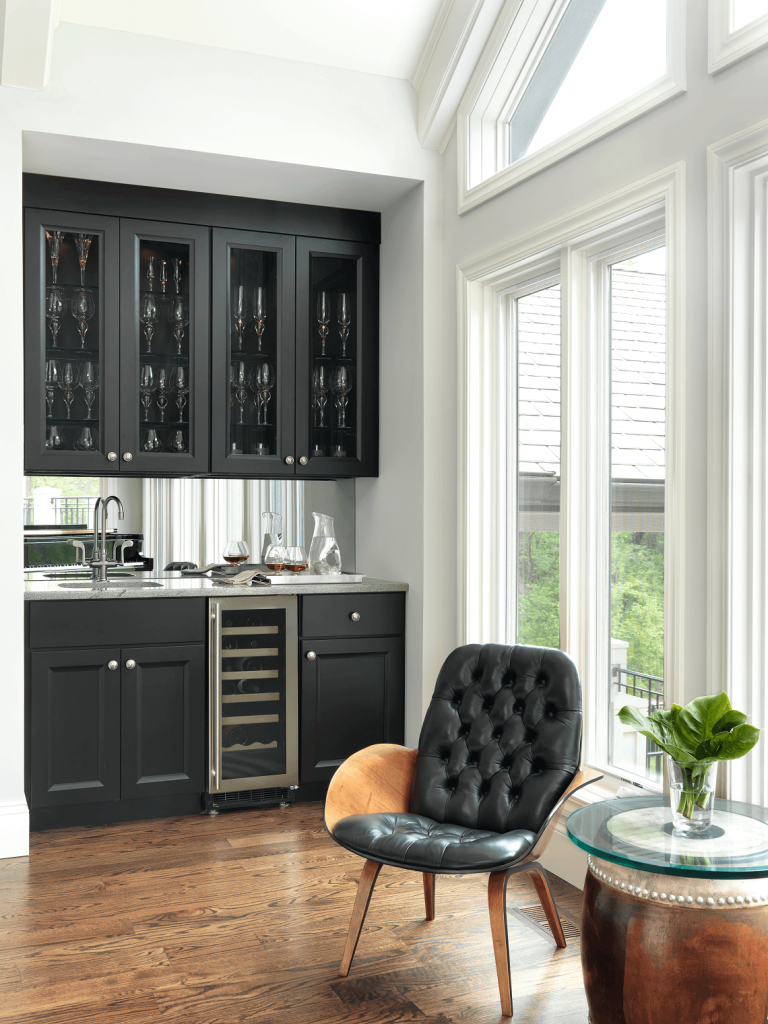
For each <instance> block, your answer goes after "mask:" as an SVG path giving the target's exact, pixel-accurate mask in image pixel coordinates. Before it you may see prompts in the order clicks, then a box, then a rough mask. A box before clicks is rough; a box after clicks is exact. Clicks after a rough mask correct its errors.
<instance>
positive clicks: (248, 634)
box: [210, 597, 298, 793]
mask: <svg viewBox="0 0 768 1024" xmlns="http://www.w3.org/2000/svg"><path fill="white" fill-rule="evenodd" d="M296 608H297V604H296V598H295V597H284V598H274V599H269V598H265V599H264V600H263V601H259V602H256V601H254V602H251V603H249V602H243V601H242V599H239V598H235V599H223V600H218V601H212V602H211V623H212V635H211V774H210V779H211V781H210V791H211V792H212V793H221V792H231V791H239V790H250V789H263V788H266V787H269V788H271V787H275V786H291V785H297V784H298V664H297V662H298V653H297V644H298V630H297V616H296Z"/></svg>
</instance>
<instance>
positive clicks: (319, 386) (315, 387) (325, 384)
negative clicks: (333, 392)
mask: <svg viewBox="0 0 768 1024" xmlns="http://www.w3.org/2000/svg"><path fill="white" fill-rule="evenodd" d="M330 388H331V374H330V370H329V368H328V366H327V365H326V364H325V363H317V364H316V365H315V367H314V369H313V370H312V401H313V404H314V406H315V409H316V410H317V414H316V416H315V426H316V427H324V426H325V403H326V402H327V401H328V392H329V391H330Z"/></svg>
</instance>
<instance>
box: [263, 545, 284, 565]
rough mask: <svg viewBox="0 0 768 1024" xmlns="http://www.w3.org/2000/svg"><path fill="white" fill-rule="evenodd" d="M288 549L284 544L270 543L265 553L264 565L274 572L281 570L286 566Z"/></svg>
mask: <svg viewBox="0 0 768 1024" xmlns="http://www.w3.org/2000/svg"><path fill="white" fill-rule="evenodd" d="M285 563H286V550H285V547H284V546H283V545H282V544H279V543H278V544H270V546H269V547H268V548H267V550H266V551H265V553H264V565H266V567H267V568H268V569H271V570H272V571H273V572H280V571H281V570H282V569H284V568H285Z"/></svg>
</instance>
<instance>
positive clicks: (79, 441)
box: [75, 427, 99, 452]
mask: <svg viewBox="0 0 768 1024" xmlns="http://www.w3.org/2000/svg"><path fill="white" fill-rule="evenodd" d="M98 446H99V439H98V434H97V432H96V428H95V427H83V429H82V430H81V431H80V433H79V434H78V435H77V438H76V440H75V448H76V449H77V450H78V451H79V452H93V451H95V450H96V449H97V448H98Z"/></svg>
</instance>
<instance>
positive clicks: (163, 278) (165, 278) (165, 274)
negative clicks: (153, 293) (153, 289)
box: [160, 260, 168, 292]
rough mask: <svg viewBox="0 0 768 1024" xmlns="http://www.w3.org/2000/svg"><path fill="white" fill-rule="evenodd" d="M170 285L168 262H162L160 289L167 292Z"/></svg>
mask: <svg viewBox="0 0 768 1024" xmlns="http://www.w3.org/2000/svg"><path fill="white" fill-rule="evenodd" d="M167 284H168V261H167V260H160V289H161V291H163V292H164V291H165V288H166V285H167Z"/></svg>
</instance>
